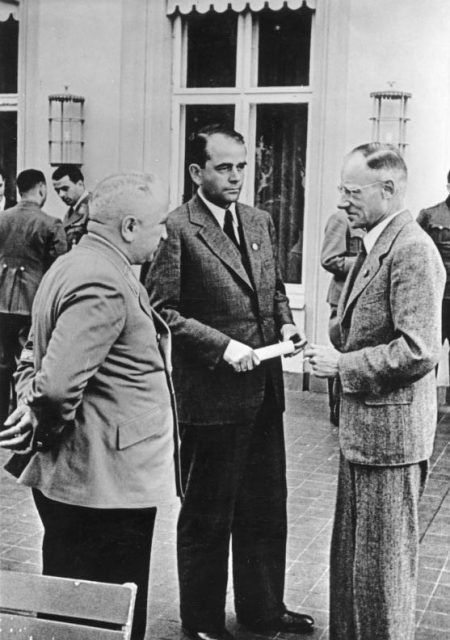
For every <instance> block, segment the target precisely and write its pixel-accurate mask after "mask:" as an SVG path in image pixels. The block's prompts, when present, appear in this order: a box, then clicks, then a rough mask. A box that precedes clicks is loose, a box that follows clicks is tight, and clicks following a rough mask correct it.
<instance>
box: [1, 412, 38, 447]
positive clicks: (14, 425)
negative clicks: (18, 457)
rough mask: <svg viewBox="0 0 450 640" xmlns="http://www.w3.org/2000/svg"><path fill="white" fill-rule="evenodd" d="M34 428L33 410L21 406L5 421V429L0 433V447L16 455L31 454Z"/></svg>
mask: <svg viewBox="0 0 450 640" xmlns="http://www.w3.org/2000/svg"><path fill="white" fill-rule="evenodd" d="M33 426H34V421H33V416H32V414H31V410H30V409H29V408H28V407H27V406H25V405H19V406H18V407H17V409H16V410H15V411H13V413H12V414H11V415H10V416H9V417H8V418H7V419H6V420H5V424H4V427H5V428H4V429H3V430H2V431H0V447H2V448H3V449H10V450H11V451H14V452H16V453H29V452H30V451H31V447H30V445H31V438H32V435H33ZM8 427H9V428H8Z"/></svg>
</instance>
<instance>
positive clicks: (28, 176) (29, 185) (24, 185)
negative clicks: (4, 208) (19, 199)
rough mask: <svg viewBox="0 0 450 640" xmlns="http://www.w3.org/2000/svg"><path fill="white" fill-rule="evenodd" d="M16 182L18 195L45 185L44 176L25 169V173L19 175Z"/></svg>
mask: <svg viewBox="0 0 450 640" xmlns="http://www.w3.org/2000/svg"><path fill="white" fill-rule="evenodd" d="M16 182H17V188H18V189H19V193H20V195H22V194H24V193H28V191H31V189H34V187H36V186H37V185H38V184H41V183H44V184H47V183H46V180H45V176H44V174H43V173H42V171H39V170H38V169H25V171H22V172H21V173H19V175H18V176H17V180H16Z"/></svg>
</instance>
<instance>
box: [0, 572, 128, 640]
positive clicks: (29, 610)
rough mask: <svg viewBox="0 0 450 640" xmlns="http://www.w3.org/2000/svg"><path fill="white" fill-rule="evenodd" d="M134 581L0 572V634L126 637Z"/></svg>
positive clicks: (52, 638) (25, 639) (56, 639)
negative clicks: (114, 581)
mask: <svg viewBox="0 0 450 640" xmlns="http://www.w3.org/2000/svg"><path fill="white" fill-rule="evenodd" d="M135 598H136V585H134V584H129V583H127V584H123V585H118V584H107V583H105V582H89V581H86V580H72V579H68V578H54V577H51V576H41V575H34V574H28V573H18V572H15V571H0V638H11V640H13V639H14V640H81V639H83V640H91V639H92V640H119V639H120V640H122V639H123V640H128V638H129V637H130V632H131V623H132V620H133V611H134V603H135Z"/></svg>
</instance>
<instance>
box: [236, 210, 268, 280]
mask: <svg viewBox="0 0 450 640" xmlns="http://www.w3.org/2000/svg"><path fill="white" fill-rule="evenodd" d="M237 211H238V215H239V220H240V223H241V225H242V230H243V236H244V241H245V249H246V251H247V256H248V259H249V262H250V269H251V272H252V277H253V282H254V283H255V289H256V290H258V287H259V283H260V280H261V264H262V256H261V251H262V244H263V243H262V237H261V227H260V225H259V224H258V223H257V221H256V219H255V218H256V215H255V212H254V210H253V209H252V208H251V207H247V206H246V205H243V204H239V205H238V207H237Z"/></svg>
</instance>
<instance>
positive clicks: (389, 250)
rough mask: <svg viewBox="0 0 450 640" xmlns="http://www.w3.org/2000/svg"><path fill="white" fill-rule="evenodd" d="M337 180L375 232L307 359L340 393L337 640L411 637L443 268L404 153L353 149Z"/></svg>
mask: <svg viewBox="0 0 450 640" xmlns="http://www.w3.org/2000/svg"><path fill="white" fill-rule="evenodd" d="M341 179H342V184H341V187H340V191H341V200H340V203H339V205H338V206H339V208H340V209H343V210H344V211H345V212H346V214H347V216H348V218H349V221H350V224H351V225H352V227H353V228H359V229H361V228H365V229H367V234H366V235H365V236H364V240H363V242H364V247H363V249H362V250H361V252H360V253H359V254H358V256H357V259H356V261H355V264H354V265H353V267H352V269H351V271H350V273H349V275H348V277H347V280H346V282H345V285H344V289H343V291H342V295H341V298H340V301H339V305H338V310H337V316H336V318H335V320H334V321H332V322H331V323H330V337H331V341H332V343H333V345H334V347H328V346H320V345H311V347H309V348H307V349H306V350H305V357H306V358H309V360H310V363H311V366H312V370H313V373H315V374H316V375H317V376H319V377H329V376H334V375H337V376H338V377H339V385H340V388H341V394H340V403H341V407H340V415H339V443H340V449H341V460H340V468H339V477H338V490H337V501H336V510H335V520H334V528H333V536H332V543H331V567H330V640H412V639H413V638H414V629H415V601H416V588H417V572H418V552H419V522H418V503H419V498H420V496H421V494H422V492H423V489H424V484H425V480H426V477H427V471H428V460H429V458H430V456H431V453H432V449H433V441H434V434H435V430H436V414H437V407H436V380H435V376H434V371H433V369H434V367H435V365H436V363H437V361H438V360H439V354H440V350H441V345H440V333H441V299H442V292H443V289H444V283H445V271H444V268H443V266H442V261H441V259H440V257H439V254H438V252H437V250H436V247H435V246H434V245H433V243H432V242H431V240H430V238H429V237H428V236H427V235H426V233H424V232H423V231H422V229H421V228H420V227H419V225H418V224H417V223H416V222H415V220H414V219H413V217H412V215H411V213H410V212H409V211H408V210H406V209H405V208H404V194H405V189H406V180H407V169H406V165H405V163H404V160H403V158H402V157H401V155H400V154H399V152H398V149H397V148H396V147H394V146H392V145H384V144H380V143H378V142H372V143H370V144H365V145H362V146H360V147H357V148H356V149H354V150H353V151H352V152H351V153H350V154H349V155H348V156H346V158H345V160H344V164H343V169H342V178H341Z"/></svg>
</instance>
